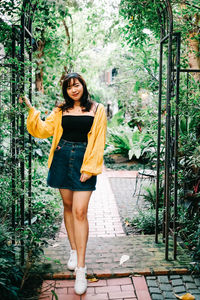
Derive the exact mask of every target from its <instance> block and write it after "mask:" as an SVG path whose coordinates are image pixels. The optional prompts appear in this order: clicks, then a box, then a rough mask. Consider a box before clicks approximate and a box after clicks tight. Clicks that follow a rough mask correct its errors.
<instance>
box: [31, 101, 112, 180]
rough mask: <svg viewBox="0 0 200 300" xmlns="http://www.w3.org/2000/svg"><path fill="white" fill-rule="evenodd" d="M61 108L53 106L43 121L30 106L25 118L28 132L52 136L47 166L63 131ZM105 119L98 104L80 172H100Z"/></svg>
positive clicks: (94, 173)
mask: <svg viewBox="0 0 200 300" xmlns="http://www.w3.org/2000/svg"><path fill="white" fill-rule="evenodd" d="M61 123H62V110H61V109H60V108H58V107H57V108H55V109H54V110H53V111H52V112H51V114H50V115H49V116H48V117H47V118H46V120H45V121H42V120H41V119H40V111H38V110H36V109H35V108H34V107H32V108H31V109H30V110H29V114H28V118H27V129H28V132H29V133H30V134H31V135H32V136H34V137H37V138H41V139H45V138H48V137H50V136H53V141H52V145H51V150H50V153H49V159H48V167H49V168H50V166H51V163H52V159H53V155H54V151H55V149H56V147H57V145H58V143H59V141H60V138H61V136H62V133H63V128H62V125H61ZM106 125H107V119H106V114H105V109H104V106H103V105H102V104H99V106H98V108H97V112H96V114H95V117H94V121H93V124H92V127H91V130H90V131H89V133H88V144H87V147H86V150H85V155H84V158H83V164H82V166H81V173H82V172H85V173H87V174H91V175H97V174H100V173H101V172H102V165H103V153H104V147H105V140H106Z"/></svg>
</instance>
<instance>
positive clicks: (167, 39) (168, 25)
mask: <svg viewBox="0 0 200 300" xmlns="http://www.w3.org/2000/svg"><path fill="white" fill-rule="evenodd" d="M159 3H160V2H159ZM157 13H158V18H159V22H160V27H161V35H160V64H159V99H158V100H159V101H158V140H157V183H156V228H155V242H156V243H158V209H159V195H160V169H161V166H160V148H161V147H160V145H161V104H162V88H163V86H162V72H163V47H164V43H165V44H166V43H167V53H168V56H167V87H166V130H165V168H164V203H163V206H164V214H163V240H164V242H165V258H166V259H168V252H169V222H170V185H171V182H170V180H171V178H170V172H171V169H170V167H171V166H170V159H171V156H172V153H171V152H172V150H171V148H170V147H171V145H170V141H171V103H170V102H171V97H172V73H173V68H172V64H173V62H172V44H173V34H174V33H173V13H172V7H171V3H170V1H169V0H162V3H160V7H159V6H158V8H157ZM179 42H180V39H178V40H177V45H179V46H177V49H178V53H177V55H178V57H179V58H180V43H179ZM178 43H179V44H178ZM177 61H179V59H178V60H177ZM176 67H177V68H176V69H177V70H179V65H176ZM176 75H177V76H176V79H177V87H179V72H177V74H176ZM178 95H179V91H178V90H177V93H176V100H177V103H178ZM177 124H178V122H176V125H177ZM176 138H177V136H176ZM176 145H177V144H176ZM175 203H176V204H177V202H176V201H175ZM174 211H175V212H176V207H174ZM175 217H176V216H175ZM174 241H175V243H174V249H175V250H174V258H175V257H176V239H175V240H174Z"/></svg>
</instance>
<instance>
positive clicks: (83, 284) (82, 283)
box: [74, 266, 87, 295]
mask: <svg viewBox="0 0 200 300" xmlns="http://www.w3.org/2000/svg"><path fill="white" fill-rule="evenodd" d="M75 272H76V281H75V285H74V290H75V293H76V294H77V295H82V294H84V293H85V292H86V290H87V279H86V276H85V275H86V274H87V267H86V266H85V267H82V268H81V267H80V268H78V267H76V269H75Z"/></svg>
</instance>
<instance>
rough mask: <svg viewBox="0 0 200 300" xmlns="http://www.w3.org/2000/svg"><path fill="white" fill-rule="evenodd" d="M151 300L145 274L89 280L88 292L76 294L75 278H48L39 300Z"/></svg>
mask: <svg viewBox="0 0 200 300" xmlns="http://www.w3.org/2000/svg"><path fill="white" fill-rule="evenodd" d="M51 290H53V291H54V293H55V294H56V295H57V297H58V300H108V299H109V300H111V299H113V300H114V299H118V300H122V299H124V300H137V299H138V300H151V297H150V295H149V291H148V288H147V285H146V281H145V278H144V276H141V277H130V278H114V279H102V280H99V281H97V282H89V281H88V288H87V293H85V294H84V295H82V296H78V295H75V294H74V280H56V281H55V280H54V281H53V280H46V281H44V282H43V285H42V291H41V295H40V297H39V300H54V299H56V298H55V297H53V296H52V292H51Z"/></svg>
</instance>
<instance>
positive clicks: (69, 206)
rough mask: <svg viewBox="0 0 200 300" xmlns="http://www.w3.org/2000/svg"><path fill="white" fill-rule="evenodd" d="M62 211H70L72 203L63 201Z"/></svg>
mask: <svg viewBox="0 0 200 300" xmlns="http://www.w3.org/2000/svg"><path fill="white" fill-rule="evenodd" d="M63 206H64V210H65V211H66V210H67V211H72V202H71V201H63Z"/></svg>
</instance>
